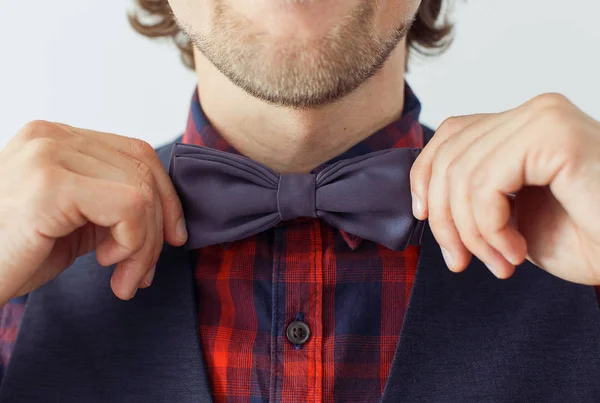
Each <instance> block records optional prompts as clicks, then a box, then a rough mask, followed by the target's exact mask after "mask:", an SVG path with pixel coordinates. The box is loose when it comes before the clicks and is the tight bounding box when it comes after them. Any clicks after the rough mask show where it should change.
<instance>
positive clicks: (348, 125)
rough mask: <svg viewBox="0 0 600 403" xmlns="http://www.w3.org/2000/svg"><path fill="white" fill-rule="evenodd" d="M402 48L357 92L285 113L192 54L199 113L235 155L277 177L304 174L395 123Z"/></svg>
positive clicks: (400, 89) (400, 93) (401, 83)
mask: <svg viewBox="0 0 600 403" xmlns="http://www.w3.org/2000/svg"><path fill="white" fill-rule="evenodd" d="M405 48H406V46H405V43H404V41H402V42H401V43H400V44H399V45H398V47H397V48H396V50H395V51H394V52H393V53H392V55H391V56H390V57H389V59H388V60H387V61H386V63H385V65H384V66H383V68H382V69H381V70H380V71H379V72H378V73H377V74H376V75H375V76H373V77H372V78H370V79H369V80H367V81H366V82H365V83H363V85H362V86H360V87H359V88H358V89H357V90H355V91H354V92H352V93H351V94H349V95H347V96H346V97H344V98H343V99H340V100H339V101H337V102H335V103H333V104H329V105H326V106H323V107H321V108H317V109H290V108H283V107H279V106H276V105H271V104H268V103H266V102H263V101H261V100H259V99H256V98H254V97H252V96H250V95H248V94H247V93H246V92H244V91H243V90H241V89H240V88H239V87H237V86H236V85H235V84H233V83H232V82H231V81H229V79H227V77H225V76H224V75H223V74H221V73H220V72H219V71H218V70H217V69H216V68H215V67H214V66H213V65H212V64H211V63H210V62H209V61H208V60H207V59H206V58H205V57H204V56H203V55H202V54H201V53H200V52H198V51H196V52H195V62H196V71H197V75H198V95H199V97H200V102H201V104H202V109H203V111H204V113H205V114H206V116H207V117H208V119H209V120H210V122H211V124H212V125H213V126H214V127H215V129H216V130H217V131H218V132H219V133H220V134H221V135H222V136H223V138H224V139H225V140H226V141H227V142H229V143H230V144H231V145H232V146H233V147H235V148H236V149H237V150H238V151H239V152H240V153H242V154H243V155H246V156H247V157H249V158H252V159H253V160H255V161H257V162H260V163H262V164H264V165H266V166H268V167H269V168H271V169H273V170H274V171H276V172H280V173H304V172H309V171H311V170H312V169H314V168H315V167H317V166H319V165H320V164H322V163H323V162H326V161H328V160H330V159H331V158H334V157H335V156H337V155H339V154H341V153H343V152H344V151H346V150H348V149H349V148H351V147H352V146H354V145H356V144H357V143H359V142H361V141H362V140H364V139H365V138H367V137H369V136H370V135H371V134H373V133H375V132H376V131H377V130H379V129H381V128H383V127H385V126H387V125H388V124H390V123H392V122H394V121H395V120H398V119H399V118H400V116H401V114H402V109H403V106H404V72H405V60H406V50H405Z"/></svg>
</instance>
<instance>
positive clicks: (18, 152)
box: [0, 121, 187, 306]
mask: <svg viewBox="0 0 600 403" xmlns="http://www.w3.org/2000/svg"><path fill="white" fill-rule="evenodd" d="M163 239H164V240H166V241H167V242H168V243H170V244H172V245H174V246H180V245H183V244H184V243H185V241H186V239H187V233H186V231H185V222H184V220H183V212H182V209H181V202H180V201H179V198H178V197H177V194H176V192H175V189H174V188H173V185H172V183H171V180H170V179H169V176H168V174H167V173H166V171H165V169H164V167H163V165H162V164H161V162H160V161H159V159H158V157H157V155H156V153H155V152H154V150H153V149H152V147H151V146H150V145H149V144H148V143H146V142H144V141H141V140H137V139H133V138H128V137H122V136H118V135H115V134H109V133H99V132H93V131H89V130H83V129H78V128H74V127H70V126H67V125H62V124H58V123H50V122H45V121H34V122H31V123H28V124H27V125H25V127H23V129H21V130H20V131H19V133H17V135H16V136H15V137H14V138H13V139H12V140H11V141H10V142H9V143H8V144H7V146H6V147H5V148H4V149H3V150H2V151H0V306H2V305H4V304H5V303H6V302H7V301H8V300H9V299H10V298H12V297H15V296H20V295H23V294H26V293H29V292H31V291H33V290H35V289H36V288H38V287H40V286H41V285H43V284H45V283H47V282H48V281H50V280H51V279H53V278H54V277H56V276H57V275H58V274H60V273H61V272H62V271H63V270H65V269H66V268H67V267H69V266H70V265H71V264H72V263H73V261H74V260H75V258H77V257H78V256H81V255H84V254H86V253H88V252H90V251H92V250H96V258H97V260H98V262H99V263H100V264H101V265H103V266H110V265H113V264H117V266H116V269H115V271H114V273H113V275H112V278H111V287H112V289H113V292H114V293H115V295H116V296H117V297H119V298H121V299H130V298H132V297H133V295H134V294H135V292H136V291H137V289H138V287H142V288H143V287H148V286H149V285H150V284H151V282H152V279H153V277H154V270H155V265H156V262H157V260H158V257H159V254H160V251H161V249H162V246H163Z"/></svg>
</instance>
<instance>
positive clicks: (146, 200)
mask: <svg viewBox="0 0 600 403" xmlns="http://www.w3.org/2000/svg"><path fill="white" fill-rule="evenodd" d="M125 197H126V198H127V199H126V200H127V204H128V205H129V206H130V207H131V209H132V210H133V211H135V212H137V214H138V216H140V217H143V216H144V215H145V213H146V211H147V210H148V208H149V207H150V205H151V203H152V202H151V200H152V198H150V197H148V191H147V190H146V187H145V186H144V185H142V186H139V187H137V188H135V189H134V190H133V191H131V192H129V194H128V195H126V196H125Z"/></svg>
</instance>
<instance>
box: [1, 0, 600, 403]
mask: <svg viewBox="0 0 600 403" xmlns="http://www.w3.org/2000/svg"><path fill="white" fill-rule="evenodd" d="M139 5H140V7H142V8H143V9H144V10H146V11H147V12H149V13H150V14H153V15H152V16H153V17H154V19H153V20H152V23H150V24H149V25H147V24H144V23H143V22H140V20H139V19H136V18H133V21H134V26H135V27H136V28H137V29H138V30H139V31H141V32H142V33H145V34H147V35H149V36H161V35H162V36H173V37H174V38H175V39H176V40H177V41H178V44H179V46H180V47H181V48H182V49H183V51H184V59H185V60H186V61H187V62H188V64H190V65H191V64H192V63H193V64H194V66H195V69H196V71H197V74H198V90H197V91H196V92H195V95H194V98H193V100H192V106H191V112H190V119H189V121H188V126H187V129H186V131H185V134H184V136H183V138H182V139H181V140H180V142H182V143H183V144H177V145H175V144H169V145H167V146H165V147H162V148H160V149H158V150H157V151H156V152H155V151H154V150H152V149H151V147H150V146H148V145H147V144H146V143H144V142H142V141H140V140H135V139H130V138H126V137H122V136H118V135H114V134H107V133H97V132H93V131H89V130H84V129H79V128H74V127H71V126H68V125H64V124H59V123H50V122H32V123H29V124H27V125H26V126H25V127H24V128H23V129H22V130H21V131H20V132H19V133H17V134H16V136H15V137H14V138H13V140H12V141H11V142H10V143H9V144H8V145H7V146H6V148H5V149H4V150H2V152H1V154H0V177H1V178H3V179H2V181H0V222H2V226H1V227H0V278H1V279H2V281H0V301H1V302H2V303H3V304H5V303H6V302H7V301H9V300H11V298H14V297H18V296H22V295H27V297H26V299H27V304H26V307H25V310H24V312H23V304H22V302H23V298H21V299H18V300H14V299H13V300H12V301H11V302H9V303H8V304H7V305H6V306H5V308H4V311H3V324H4V328H5V329H13V330H14V329H15V328H16V326H17V324H18V323H20V329H19V334H18V337H16V341H15V342H14V343H12V341H13V337H14V334H11V333H10V331H6V332H5V333H4V335H3V339H2V340H3V342H4V351H3V352H4V355H5V356H6V357H7V358H6V360H5V361H6V362H5V364H6V366H5V369H4V376H3V383H2V388H1V389H0V401H2V402H34V401H35V402H38V401H44V402H46V401H47V402H98V403H99V402H208V401H215V402H219V401H231V402H235V401H241V402H245V401H249V402H263V401H273V402H276V401H285V402H308V401H329V402H333V401H336V402H337V401H339V402H345V401H352V402H375V401H384V402H399V401H401V402H417V401H419V402H467V401H469V402H475V401H476V402H480V401H485V402H515V401H516V402H548V401H556V402H565V401H577V402H593V401H599V400H600V309H599V308H598V303H597V301H596V297H595V294H594V287H592V286H594V285H598V284H600V264H598V261H600V209H599V208H598V206H599V205H600V123H598V122H596V121H594V120H593V119H591V118H590V117H588V116H586V115H585V114H584V113H583V112H581V111H580V110H579V109H577V108H576V107H575V106H574V105H573V104H571V103H570V102H569V101H568V100H567V99H565V98H564V97H562V96H560V95H557V94H543V95H541V96H539V97H536V98H534V99H533V100H531V101H529V102H527V103H525V104H524V105H521V106H518V107H516V108H515V109H512V110H509V111H506V112H503V113H492V114H485V115H474V116H463V117H454V118H450V119H448V120H447V121H445V122H444V123H443V124H442V125H441V127H440V128H439V129H438V130H437V132H436V134H435V136H433V133H432V132H431V131H430V130H429V129H427V128H425V127H423V126H421V125H420V124H419V120H418V117H419V111H420V104H419V102H418V100H417V98H416V97H415V95H414V94H413V92H412V91H411V89H410V88H409V87H408V86H407V85H406V84H405V82H404V71H405V65H406V58H407V48H408V47H409V46H422V47H430V48H431V47H436V46H440V45H443V44H444V43H445V40H446V38H447V34H448V33H449V28H448V27H446V26H442V27H441V28H440V27H439V26H438V25H436V21H437V20H438V17H439V16H440V10H442V8H443V7H442V6H444V5H443V4H442V1H441V0H404V1H395V0H381V1H377V2H373V1H369V0H354V1H351V0H347V1H319V2H317V1H280V0H255V1H235V2H232V1H224V0H193V1H192V0H187V1H186V0H169V1H168V2H167V1H166V0H140V1H139ZM171 12H172V14H171ZM175 21H177V24H176V23H175ZM186 38H189V39H191V43H193V45H194V46H193V47H192V46H191V45H189V43H188V42H186ZM421 149H422V151H421ZM242 155H243V156H245V157H243V156H242ZM246 157H247V158H246ZM167 171H168V173H167ZM411 202H412V207H411ZM413 214H414V217H416V218H418V219H419V220H420V221H417V220H416V219H415V218H414V217H413ZM164 241H166V243H165V244H163V242H164ZM444 260H445V263H444ZM534 264H535V265H534ZM113 265H116V266H114V267H113ZM102 266H111V268H110V269H108V268H105V267H102ZM446 266H447V267H446ZM486 266H487V268H489V271H488V270H487V269H486V268H485V267H486ZM67 268H68V269H67ZM448 268H449V269H450V270H448ZM65 269H67V270H65ZM465 269H466V270H465ZM451 271H452V272H456V273H459V272H463V273H460V274H455V273H452V272H451ZM499 279H505V280H499ZM139 288H142V290H138V289H139ZM113 293H114V295H116V296H117V297H119V299H118V298H115V297H114V295H113ZM409 296H410V301H409ZM122 300H129V301H122ZM11 326H12V327H11ZM9 354H10V360H8V355H9Z"/></svg>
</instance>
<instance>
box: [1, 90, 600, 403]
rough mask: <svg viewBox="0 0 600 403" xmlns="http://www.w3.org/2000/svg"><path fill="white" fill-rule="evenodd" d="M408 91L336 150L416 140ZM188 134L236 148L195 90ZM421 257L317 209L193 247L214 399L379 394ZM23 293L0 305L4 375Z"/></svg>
mask: <svg viewBox="0 0 600 403" xmlns="http://www.w3.org/2000/svg"><path fill="white" fill-rule="evenodd" d="M405 98H406V99H405V108H404V112H403V115H402V117H401V118H400V120H398V121H397V122H395V123H393V124H391V125H390V126H388V127H386V128H384V129H382V130H380V131H378V132H377V133H375V134H374V135H372V136H371V137H369V138H368V139H366V140H365V141H363V142H362V143H360V144H358V145H356V146H355V147H353V148H352V149H350V150H349V151H347V152H346V153H344V154H343V155H341V156H340V157H338V158H336V159H334V161H335V160H339V159H343V158H350V157H354V156H357V155H361V154H365V153H368V152H371V151H375V150H380V149H386V148H393V147H422V146H423V138H422V129H421V126H420V125H419V121H418V117H419V112H420V104H419V101H418V100H417V99H416V97H415V96H414V94H413V93H412V91H411V90H410V88H409V87H408V86H407V87H406V90H405ZM184 142H187V143H194V144H201V145H205V146H208V147H213V148H216V149H219V150H224V151H229V152H236V150H234V149H233V148H232V147H231V146H230V145H228V144H227V143H226V142H225V141H224V140H223V138H222V137H221V136H219V135H218V133H217V132H216V131H215V130H214V129H213V128H212V127H211V126H210V124H209V122H208V120H207V118H206V117H205V116H204V114H203V113H202V109H201V107H200V104H199V101H198V96H197V94H196V93H195V94H194V97H193V101H192V107H191V112H190V117H189V121H188V125H187V129H186V132H185V135H184ZM331 162H333V161H329V162H328V163H326V164H324V166H326V165H328V164H330V163H331ZM321 168H322V167H321ZM418 256H419V248H418V247H414V246H412V247H409V248H408V249H407V250H406V251H404V252H394V251H391V250H389V249H386V248H384V247H381V246H379V245H376V244H374V243H372V242H368V241H362V240H360V239H358V238H356V237H353V236H352V235H350V234H346V233H343V232H341V231H338V230H336V229H334V228H332V227H330V226H328V225H327V224H325V223H322V222H320V221H319V220H316V219H305V220H296V221H293V222H288V223H285V224H284V225H280V226H278V227H276V228H274V229H272V230H269V231H266V232H264V233H261V234H259V235H257V236H254V237H251V238H248V239H245V240H242V241H238V242H234V243H232V244H230V245H217V246H211V247H207V248H203V249H200V250H197V251H194V252H193V256H191V258H193V259H194V260H195V262H196V264H195V277H196V284H197V287H198V326H199V334H200V339H201V342H202V347H203V352H204V358H205V361H206V364H207V370H208V375H209V379H210V381H211V385H212V390H213V394H214V400H215V402H225V401H227V402H238V401H240V402H248V401H251V402H263V401H287V402H306V401H326V402H334V401H343V402H347V401H351V402H375V401H378V400H379V399H380V398H381V395H382V392H383V388H384V387H385V383H386V379H387V376H388V372H389V369H390V365H391V362H392V358H393V356H394V352H395V349H396V344H397V342H398V339H399V335H400V330H401V326H402V321H403V317H404V312H405V309H406V306H407V303H408V299H409V295H410V290H411V287H412V283H413V279H414V274H415V270H416V265H417V259H418ZM598 290H600V288H597V291H598ZM599 294H600V293H599ZM26 300H27V298H26V297H22V298H17V299H14V300H12V301H10V302H9V303H8V304H7V305H6V306H4V307H3V308H2V309H1V310H0V357H1V361H0V375H1V374H2V373H3V370H4V368H5V366H6V364H7V363H8V360H9V357H10V353H11V350H12V347H13V345H14V343H15V339H16V336H17V330H18V326H19V323H20V321H21V317H22V315H23V311H24V306H25V303H26ZM599 302H600V298H599ZM297 319H299V320H303V321H304V322H306V323H307V324H308V325H309V326H310V330H311V336H310V338H309V340H308V341H307V342H306V343H305V344H304V345H303V346H302V347H300V348H296V347H295V346H294V345H292V344H291V343H290V342H289V341H288V340H287V338H286V336H285V329H286V327H287V325H288V324H289V323H290V322H292V321H294V320H297Z"/></svg>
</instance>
